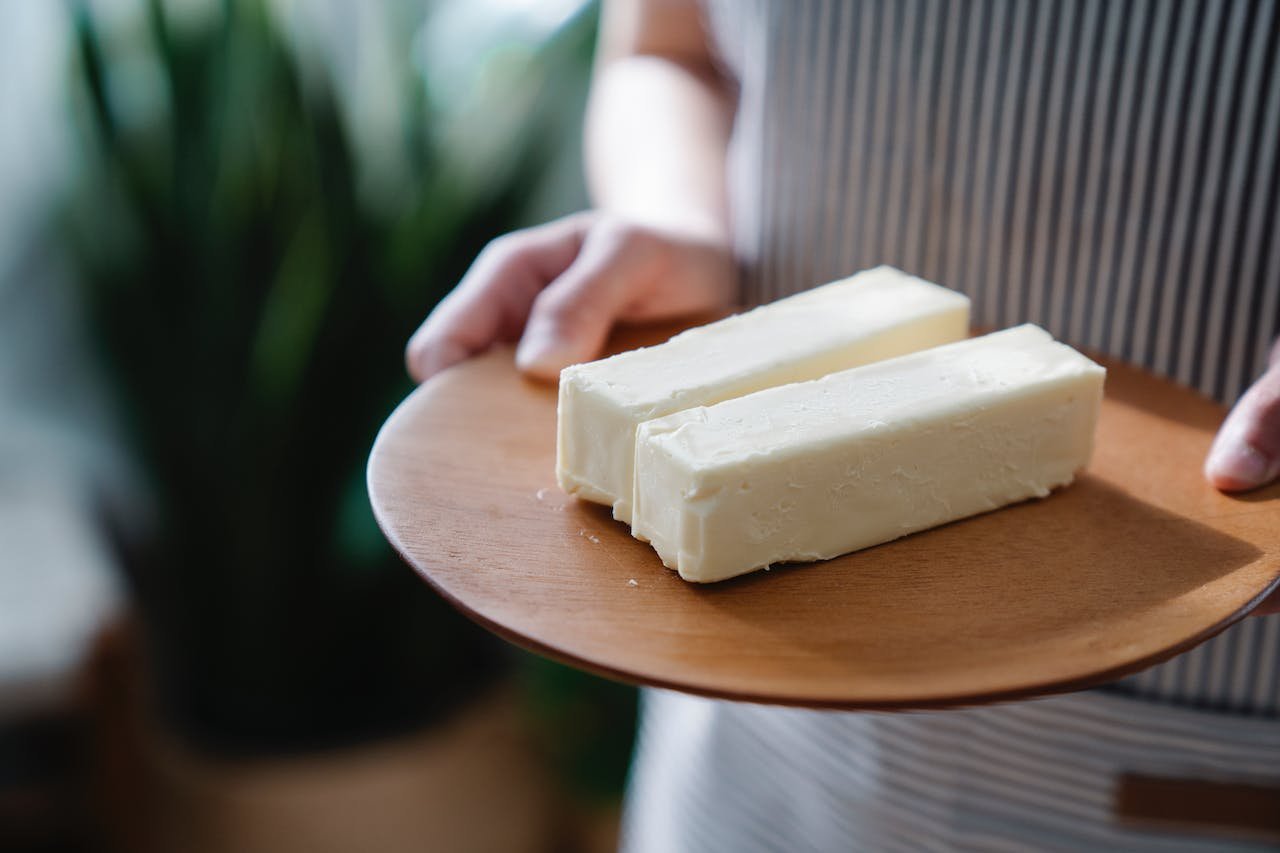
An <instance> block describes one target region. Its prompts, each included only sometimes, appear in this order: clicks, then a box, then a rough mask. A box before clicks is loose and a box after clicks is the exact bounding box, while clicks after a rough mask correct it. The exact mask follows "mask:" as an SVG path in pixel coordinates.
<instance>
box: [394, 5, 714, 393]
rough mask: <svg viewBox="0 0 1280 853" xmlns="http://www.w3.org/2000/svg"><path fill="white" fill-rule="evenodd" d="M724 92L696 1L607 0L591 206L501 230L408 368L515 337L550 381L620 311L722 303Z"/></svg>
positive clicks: (422, 371)
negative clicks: (509, 231) (507, 231)
mask: <svg viewBox="0 0 1280 853" xmlns="http://www.w3.org/2000/svg"><path fill="white" fill-rule="evenodd" d="M729 92H730V87H729V86H728V85H727V84H726V82H725V81H724V80H723V79H722V78H721V77H720V76H719V74H718V73H717V71H716V67H715V64H714V62H713V60H712V53H711V50H710V47H709V45H708V44H707V36H706V32H705V30H704V29H703V25H702V20H701V16H700V12H699V9H698V5H697V3H696V2H695V0H612V2H606V3H605V6H604V13H603V15H602V18H601V25H600V43H599V50H598V56H597V62H596V68H595V73H594V79H593V83H592V92H591V97H590V101H589V104H588V110H587V122H586V124H587V131H586V152H587V164H588V166H587V170H588V176H589V185H590V189H591V193H592V197H593V201H594V203H595V205H596V209H595V210H592V211H588V212H585V213H581V214H575V215H573V216H569V217H565V218H563V219H559V220H556V221H554V222H550V223H547V224H546V225H541V226H538V227H535V228H531V229H526V230H524V231H518V232H515V233H512V234H508V235H504V236H502V237H499V238H498V239H496V240H494V241H493V242H492V243H491V244H490V245H489V246H488V247H487V248H486V249H485V250H484V251H483V252H482V253H481V254H480V256H479V257H478V258H477V259H476V261H475V263H474V264H473V265H472V267H471V269H470V270H469V271H468V272H467V274H466V276H465V277H464V278H463V280H462V281H461V282H460V283H459V285H458V286H457V287H456V288H455V289H454V291H453V292H452V293H450V294H449V296H448V297H446V298H445V299H444V300H443V301H442V302H441V303H440V305H439V306H437V308H436V309H435V311H433V312H432V313H431V315H430V316H429V317H428V318H427V319H426V321H425V322H424V323H423V324H422V326H421V327H420V328H419V329H418V331H417V332H416V333H415V334H414V336H413V338H412V339H411V340H410V342H409V346H408V349H407V351H406V362H407V365H408V368H409V372H410V373H411V374H412V375H413V377H414V378H415V379H417V380H418V381H424V380H426V379H427V378H429V377H430V376H432V375H433V374H435V373H437V372H438V371H440V370H442V369H444V368H445V367H448V366H450V365H452V364H455V363H457V362H459V361H462V360H463V359H465V358H468V357H470V356H472V355H474V354H476V353H478V352H481V351H483V350H485V349H487V348H488V347H489V346H491V345H492V344H494V343H497V342H499V341H514V340H519V341H520V346H519V348H518V349H517V353H516V362H517V365H518V366H519V367H520V369H521V370H524V371H525V372H527V373H529V374H531V375H534V376H539V377H543V378H548V379H551V378H554V377H556V376H557V375H558V373H559V371H560V369H561V368H563V367H565V366H567V365H569V364H572V363H575V362H579V361H584V360H587V359H591V358H595V357H597V356H598V355H599V354H600V351H601V349H602V347H603V346H604V343H605V339H606V338H607V336H608V333H609V330H610V329H611V328H612V326H613V324H614V323H615V322H617V321H619V320H652V319H660V318H665V317H676V316H681V315H687V314H694V313H698V312H702V311H707V310H711V309H714V308H718V307H722V306H725V305H727V304H728V303H729V302H730V301H731V300H732V299H733V296H734V286H735V284H736V273H735V267H734V263H733V258H732V253H731V251H730V244H729V221H728V214H727V204H726V200H725V176H724V165H725V152H726V149H727V146H728V139H729V132H730V127H731V124H732V97H731V95H730V93H729Z"/></svg>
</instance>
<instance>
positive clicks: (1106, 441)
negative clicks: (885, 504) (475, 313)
mask: <svg viewBox="0 0 1280 853" xmlns="http://www.w3.org/2000/svg"><path fill="white" fill-rule="evenodd" d="M672 331H674V328H672V327H667V328H665V329H655V328H650V329H643V330H630V331H627V332H624V333H623V334H622V335H620V336H619V337H618V338H616V339H615V341H614V344H613V346H614V349H626V348H629V347H631V346H635V345H638V344H641V343H652V342H655V341H657V340H661V339H663V338H664V337H665V336H666V335H669V334H670V333H671V332H672ZM1104 363H1106V364H1107V367H1108V368H1109V373H1108V376H1107V390H1106V399H1105V401H1104V404H1103V409H1102V415H1101V420H1100V422H1099V424H1098V433H1097V449H1096V451H1095V454H1094V458H1093V461H1092V463H1091V464H1090V466H1089V468H1088V470H1087V471H1086V472H1085V473H1084V474H1083V475H1082V476H1081V477H1080V478H1079V479H1078V480H1077V481H1076V483H1075V484H1074V485H1072V486H1070V487H1068V488H1066V489H1063V490H1060V491H1058V492H1056V493H1054V494H1053V495H1051V496H1050V497H1048V498H1046V499H1044V500H1040V501H1031V502H1028V503H1024V504H1019V505H1017V506H1013V507H1009V508H1006V509H1003V510H999V511H996V512H992V513H988V514H986V515H982V516H978V517H975V518H971V519H967V520H964V521H959V522H955V523H953V524H949V525H946V526H944V527H940V528H936V529H934V530H930V531H926V532H924V533H918V534H915V535H913V536H909V537H906V538H904V539H900V540H897V541H895V542H891V543H888V544H885V545H880V546H878V547H875V548H870V549H867V550H865V551H860V552H858V553H856V554H851V555H847V556H844V557H839V558H837V559H834V560H828V561H825V562H821V563H811V564H803V565H794V566H783V567H775V568H774V569H772V570H771V571H767V572H757V573H755V574H752V575H748V576H745V577H742V578H738V579H735V580H731V581H726V582H723V583H719V584H713V585H710V586H699V585H693V584H689V583H686V582H684V581H682V580H681V579H680V578H679V577H678V576H677V575H676V574H675V573H674V572H671V571H668V570H667V569H665V568H663V566H662V564H661V562H659V560H658V558H657V555H656V554H654V552H653V551H652V549H651V548H650V547H649V546H647V545H645V544H643V543H641V542H639V541H637V540H635V539H632V538H631V535H630V532H629V529H628V528H627V527H626V526H625V525H623V524H621V523H619V522H615V521H614V520H613V519H612V518H611V516H610V514H609V511H608V509H606V508H605V507H601V506H597V505H594V504H589V503H584V502H579V501H577V500H575V499H574V498H571V497H569V496H568V495H565V494H564V493H563V492H561V491H560V490H559V488H557V486H556V482H555V426H556V392H555V388H553V387H550V386H547V385H541V384H537V383H534V382H532V381H529V380H526V379H523V378H522V377H520V376H519V375H518V374H517V373H516V371H515V369H514V367H513V364H512V356H511V352H510V350H509V349H499V350H495V351H492V352H490V353H488V354H486V355H484V356H482V357H480V358H476V359H473V360H472V361H470V362H467V363H465V364H463V365H460V366H458V367H455V368H452V369H450V370H447V371H445V372H444V373H442V374H440V375H438V376H436V377H435V378H434V379H432V380H431V381H429V382H428V383H427V384H425V385H424V386H423V387H421V388H419V389H418V390H417V391H415V392H414V393H413V394H412V395H410V396H409V397H408V398H407V399H406V400H405V401H404V402H403V403H402V404H401V405H400V407H399V408H398V409H397V410H396V411H395V413H394V414H393V415H392V416H391V418H389V419H388V421H387V423H386V424H385V425H384V427H383V429H382V432H381V434H380V435H379V436H378V440H377V442H376V443H375V446H374V448H373V452H372V455H371V458H370V460H369V471H368V479H369V494H370V498H371V500H372V503H373V508H374V512H375V515H376V516H377V518H378V522H379V524H380V525H381V527H382V529H383V532H384V533H385V534H386V536H387V538H388V539H389V541H390V542H391V543H392V545H393V546H394V547H395V548H396V549H397V550H398V551H399V552H400V554H401V555H402V556H403V557H404V559H405V560H406V561H407V562H408V563H409V565H410V566H412V567H413V568H414V569H415V570H417V572H418V573H419V574H420V575H421V576H422V577H423V578H424V579H425V580H426V581H427V582H428V583H430V584H431V585H432V586H433V587H434V588H435V589H436V590H437V591H438V592H439V593H440V594H441V595H443V596H445V597H446V598H447V599H448V600H450V601H451V602H453V604H454V605H455V606H457V607H458V608H459V609H461V610H462V611H464V612H465V613H467V614H469V615H470V616H471V617H472V618H474V619H475V620H476V621H478V622H480V623H481V624H483V625H485V626H487V627H488V628H490V629H491V630H494V631H496V632H497V633H499V634H501V635H502V636H504V637H506V638H507V639H509V640H511V641H512V642H515V643H518V644H520V645H522V646H524V647H526V648H529V649H532V650H534V651H537V652H540V653H543V654H547V655H550V656H552V657H555V658H558V659H560V660H562V661H565V662H568V663H570V664H573V665H575V666H580V667H583V668H585V669H588V670H591V671H594V672H597V673H601V674H604V675H607V676H610V677H614V678H619V679H623V680H626V681H630V682H634V683H638V684H646V685H656V686H665V687H671V688H675V689H679V690H685V691H688V692H692V693H699V694H703V695H708V696H716V697H723V698H731V699H740V700H748V701H758V702H768V703H779V704H791V705H807V706H813V707H839V708H851V709H852V708H866V709H872V708H877V709H891V708H919V707H940V706H952V705H971V704H978V703H984V702H991V701H999V700H1005V699H1012V698H1019V697H1026V696H1031V695H1038V694H1042V693H1050V692H1057V691H1064V690H1071V689H1076V688H1081V687H1085V686H1089V685H1092V684H1097V683H1100V682H1103V681H1106V680H1109V679H1112V678H1116V677H1119V676H1121V675H1123V674H1126V673H1129V672H1133V671H1136V670H1139V669H1142V668H1144V667H1146V666H1148V665H1150V664H1153V663H1156V662H1158V661H1160V660H1163V659H1165V658H1167V657H1170V656H1172V655H1173V654H1175V653H1177V652H1179V651H1181V650H1184V649H1186V648H1189V647H1190V646H1192V645H1194V644H1196V643H1199V642H1202V641H1203V640H1205V639H1208V638H1209V637H1210V636H1212V635H1213V634H1215V633H1217V632H1218V631H1221V630H1222V629H1223V628H1225V627H1227V626H1228V625H1229V624H1231V623H1232V622H1234V621H1236V620H1238V619H1240V618H1242V617H1243V616H1244V615H1245V614H1246V613H1247V612H1248V610H1249V609H1250V608H1251V607H1252V606H1254V605H1255V604H1256V603H1257V602H1258V601H1260V600H1261V599H1262V598H1263V597H1265V595H1266V594H1267V592H1268V591H1270V590H1271V589H1273V588H1274V587H1275V586H1276V585H1277V583H1278V582H1280V486H1272V487H1269V488H1267V489H1264V490H1262V491H1258V492H1254V493H1251V494H1246V495H1243V496H1238V497H1229V496H1226V495H1222V494H1219V493H1218V492H1216V491H1214V490H1213V489H1212V488H1210V487H1209V486H1208V485H1207V484H1206V483H1205V481H1204V479H1203V478H1202V476H1201V473H1200V470H1201V464H1202V461H1203V459H1204V455H1205V452H1206V451H1207V450H1208V447H1209V443H1210V441H1211V439H1212V437H1213V433H1214V431H1215V429H1216V428H1217V426H1218V424H1219V423H1221V421H1222V418H1223V417H1224V415H1225V411H1224V410H1223V409H1222V408H1221V407H1220V406H1218V405H1217V404H1215V403H1213V402H1211V401H1209V400H1207V399H1205V398H1203V397H1201V396H1199V395H1197V394H1195V393H1194V392H1192V391H1189V390H1187V389H1185V388H1182V387H1179V386H1177V385H1175V384H1173V383H1170V382H1166V381H1164V380H1160V379H1157V378H1154V377H1152V376H1150V375H1148V374H1146V373H1143V372H1141V371H1139V370H1137V369H1135V368H1132V367H1127V366H1124V365H1120V364H1116V363H1107V362H1104Z"/></svg>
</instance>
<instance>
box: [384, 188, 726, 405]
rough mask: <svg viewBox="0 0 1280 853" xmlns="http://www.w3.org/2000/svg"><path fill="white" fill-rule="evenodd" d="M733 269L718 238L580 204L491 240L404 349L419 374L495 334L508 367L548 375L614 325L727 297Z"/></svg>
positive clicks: (713, 304)
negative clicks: (506, 345) (512, 354)
mask: <svg viewBox="0 0 1280 853" xmlns="http://www.w3.org/2000/svg"><path fill="white" fill-rule="evenodd" d="M736 279H737V274H736V269H735V265H734V262H733V257H732V253H731V252H730V250H729V248H728V245H727V241H726V240H725V239H723V238H721V237H719V236H716V235H713V236H704V235H700V234H692V233H677V232H675V231H668V230H664V229H661V228H656V227H652V226H645V225H638V224H634V223H631V222H626V221H623V220H620V219H618V218H616V217H612V216H609V215H608V214H604V213H600V212H586V213H579V214H574V215H572V216H567V217H564V218H563V219H557V220H555V221H553V222H549V223H547V224H545V225H540V226H537V227H535V228H528V229H525V230H523V231H516V232H513V233H511V234H507V235H504V236H502V237H499V238H497V239H496V240H494V241H493V242H492V243H490V244H489V245H488V246H487V247H486V248H485V249H484V251H483V252H481V253H480V256H479V257H478V258H476V260H475V263H473V264H472V265H471V269H470V270H468V271H467V274H466V275H465V276H464V277H463V279H462V281H461V282H460V283H459V284H458V286H457V287H455V288H454V289H453V291H452V292H451V293H450V294H449V295H448V296H447V297H445V298H444V299H443V300H442V301H441V302H440V304H439V305H437V306H436V308H435V310H434V311H432V312H431V314H430V316H428V317H427V319H426V320H425V321H424V322H423V324H422V325H421V326H420V327H419V328H418V331H417V332H415V333H414V335H413V337H412V338H411V339H410V340H409V345H408V347H407V349H406V351H405V362H406V365H407V366H408V369H409V374H410V375H411V376H413V378H414V379H415V380H417V381H418V382H423V381H426V380H427V379H428V378H430V377H431V376H433V375H434V374H436V373H438V372H440V371H441V370H443V369H445V368H446V367H449V366H450V365H453V364H456V363H457V362H460V361H462V360H464V359H466V358H469V357H471V356H473V355H476V354H477V353H480V352H483V351H484V350H486V349H488V348H489V347H490V346H491V345H493V344H495V343H498V342H510V341H515V340H519V341H520V344H519V346H518V347H517V349H516V366H517V367H518V368H519V369H520V370H521V371H523V372H525V373H527V374H529V375H532V376H535V377H538V378H542V379H548V380H554V379H555V378H557V377H558V376H559V373H560V369H561V368H563V367H567V366H568V365H570V364H575V363H577V362H581V361H588V360H590V359H593V358H596V357H598V356H599V355H600V353H601V350H603V348H604V344H605V340H606V338H607V337H608V335H609V330H610V329H611V328H612V327H613V324H614V323H615V322H617V321H620V320H625V321H645V320H660V319H669V318H674V317H679V316H682V315H689V314H696V313H701V312H705V311H710V310H713V309H717V308H723V307H726V306H728V305H729V304H730V302H731V300H732V299H733V296H734V291H735V285H736Z"/></svg>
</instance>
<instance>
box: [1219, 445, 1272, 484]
mask: <svg viewBox="0 0 1280 853" xmlns="http://www.w3.org/2000/svg"><path fill="white" fill-rule="evenodd" d="M1278 474H1280V459H1272V458H1270V457H1268V456H1267V455H1266V454H1265V453H1263V452H1262V451H1261V450H1259V449H1258V448H1256V447H1254V446H1253V445H1251V444H1249V443H1248V442H1247V441H1219V442H1216V443H1215V444H1214V446H1213V448H1212V450H1210V451H1209V456H1208V458H1207V459H1206V460H1205V463H1204V475H1205V478H1206V479H1207V480H1208V481H1209V482H1210V484H1212V485H1213V487H1214V488H1215V489H1218V490H1219V491H1222V492H1244V491H1248V490H1249V489H1256V488H1258V487H1259V486H1265V485H1266V484H1267V483H1270V482H1271V481H1272V480H1275V479H1276V476H1277V475H1278Z"/></svg>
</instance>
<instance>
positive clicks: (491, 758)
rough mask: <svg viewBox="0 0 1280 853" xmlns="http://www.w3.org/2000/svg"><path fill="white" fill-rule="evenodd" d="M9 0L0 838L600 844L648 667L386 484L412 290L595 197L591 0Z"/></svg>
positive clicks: (207, 843) (403, 845) (1, 172)
mask: <svg viewBox="0 0 1280 853" xmlns="http://www.w3.org/2000/svg"><path fill="white" fill-rule="evenodd" d="M0 10H2V15H3V17H2V18H0V20H2V21H3V26H0V77H2V79H3V80H4V85H3V86H0V131H2V132H0V849H3V850H6V851H10V850H12V851H87V850H92V851H97V850H106V851H112V850H122V851H135V850H136V851H176V850H182V851H224V850H225V851H259V850H261V851H268V850H269V851H291V850H306V851H328V850H335V851H336V850H361V851H384V850H385V851H393V850H394V851H399V850H406V851H407V850H415V851H421V850H486V851H488V850H501V851H522V850H530V851H544V850H566V851H575V850H582V851H594V850H609V849H613V847H614V845H615V844H616V831H617V829H616V826H617V811H618V802H619V797H620V794H621V790H622V785H623V781H624V778H625V773H626V765H627V760H628V757H629V754H630V749H631V742H632V737H633V732H634V716H635V695H634V691H632V690H631V689H629V688H626V687H622V686H619V685H615V684H611V683H607V682H603V681H600V680H597V679H594V678H590V677H588V676H585V675H582V674H579V673H577V672H574V671H572V670H568V669H565V668H563V667H560V666H558V665H555V664H551V663H549V662H546V661H544V660H541V659H538V658H535V657H532V656H529V655H525V654H523V653H519V652H516V651H515V650H513V649H512V648H510V647H508V646H506V645H505V644H503V643H501V642H499V641H497V640H495V639H494V638H492V637H491V636H490V635H488V634H486V633H485V632H484V631H482V630H481V629H479V628H476V627H475V626H473V625H471V624H470V623H469V622H467V621H466V620H465V619H463V618H462V617H460V616H458V615H456V614H455V613H454V612H453V611H451V610H450V609H449V607H448V606H447V605H445V604H444V603H443V602H442V601H441V600H440V599H438V598H437V597H435V595H434V594H433V593H431V592H430V591H429V590H428V589H427V588H426V587H425V586H424V585H423V584H422V583H421V582H420V581H419V580H418V579H417V577H416V576H415V575H414V574H413V572H412V571H410V570H409V569H408V568H406V567H405V566H403V565H402V564H401V563H400V562H399V561H398V559H397V558H396V556H395V555H394V554H393V553H392V552H391V550H390V549H389V547H388V546H387V545H386V544H385V542H384V541H383V539H382V537H381V535H380V534H379V532H378V530H377V528H376V526H375V524H374V522H373V518H372V515H371V513H370V509H369V505H368V499H367V495H366V493H365V487H364V465H365V461H366V459H367V454H368V450H369V447H370V445H371V443H372V440H373V437H374V435H375V433H376V431H377V428H378V427H379V425H380V424H381V423H382V421H383V419H384V418H385V417H386V416H387V415H388V414H389V413H390V411H391V410H392V408H394V406H395V405H396V403H397V402H399V400H400V399H401V398H403V396H404V395H405V394H406V393H407V392H408V391H409V390H410V385H409V382H408V380H407V378H406V377H405V375H404V370H403V362H402V355H401V353H402V349H403V345H404V342H405V340H406V339H407V338H408V336H409V334H410V333H411V331H412V330H413V328H414V327H415V326H416V325H417V324H418V323H419V322H420V321H421V319H422V318H423V317H424V316H425V315H426V314H427V312H428V311H429V310H430V309H431V307H432V306H433V305H434V304H435V302H436V301H437V300H438V299H440V297H441V296H443V295H444V293H446V292H447V291H448V290H449V288H450V287H452V285H453V283H454V282H456V281H457V279H458V278H459V276H460V274H461V273H462V271H463V270H465V269H466V267H467V265H468V263H469V261H470V260H471V258H472V257H473V256H474V255H475V254H476V252H477V251H479V249H480V248H481V247H482V246H483V245H484V243H485V242H487V241H488V240H489V239H491V238H493V237H494V236H496V235H498V234H500V233H502V232H504V231H507V230H510V229H512V228H515V227H519V226H521V225H525V224H530V223H533V222H537V221H542V220H545V219H547V218H550V217H553V216H557V215H560V214H562V213H565V212H568V211H570V210H574V209H577V208H580V207H582V206H583V205H584V203H585V201H584V189H583V185H582V179H581V177H580V150H579V131H580V120H581V113H582V108H583V103H584V100H585V94H586V84H587V76H588V72H589V66H590V61H591V51H592V45H593V40H594V30H595V23H596V9H595V7H594V5H593V4H591V3H588V2H584V0H379V1H378V2H368V3H363V2H362V3H355V2H348V0H110V2H108V0H93V2H89V0H83V1H82V2H77V1H76V0H70V1H69V2H40V3H36V2H28V0H0Z"/></svg>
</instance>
